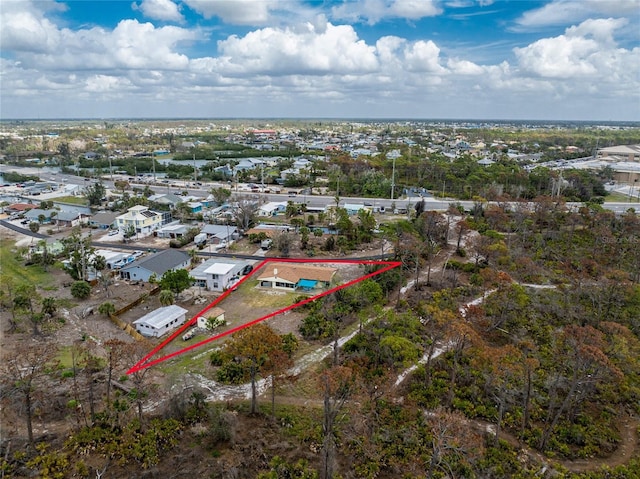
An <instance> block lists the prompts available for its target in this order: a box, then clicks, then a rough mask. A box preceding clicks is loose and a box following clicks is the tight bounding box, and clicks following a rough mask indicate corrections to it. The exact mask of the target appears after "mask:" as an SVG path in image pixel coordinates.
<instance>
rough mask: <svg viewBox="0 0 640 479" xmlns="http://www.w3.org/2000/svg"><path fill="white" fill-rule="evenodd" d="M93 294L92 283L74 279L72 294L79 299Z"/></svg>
mask: <svg viewBox="0 0 640 479" xmlns="http://www.w3.org/2000/svg"><path fill="white" fill-rule="evenodd" d="M90 294H91V285H90V284H89V283H87V282H86V281H74V283H73V284H72V285H71V296H73V297H74V298H77V299H86V298H88V297H89V295H90Z"/></svg>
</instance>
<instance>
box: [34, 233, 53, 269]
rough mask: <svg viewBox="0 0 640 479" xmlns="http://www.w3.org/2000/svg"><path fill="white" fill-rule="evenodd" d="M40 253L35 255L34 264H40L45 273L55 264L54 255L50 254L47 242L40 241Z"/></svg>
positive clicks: (37, 252)
mask: <svg viewBox="0 0 640 479" xmlns="http://www.w3.org/2000/svg"><path fill="white" fill-rule="evenodd" d="M38 248H39V249H38V251H36V252H35V253H34V254H33V261H34V263H37V264H39V265H40V266H42V268H43V269H44V270H45V271H48V270H49V266H51V265H52V264H53V262H54V258H53V255H52V254H51V253H50V252H49V248H48V247H47V242H46V241H44V240H41V241H38Z"/></svg>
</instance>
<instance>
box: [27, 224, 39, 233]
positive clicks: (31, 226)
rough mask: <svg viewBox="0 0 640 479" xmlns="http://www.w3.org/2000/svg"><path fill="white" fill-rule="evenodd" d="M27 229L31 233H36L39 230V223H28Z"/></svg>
mask: <svg viewBox="0 0 640 479" xmlns="http://www.w3.org/2000/svg"><path fill="white" fill-rule="evenodd" d="M29 229H30V230H31V232H32V233H37V232H38V231H39V230H40V223H38V222H36V221H32V222H31V223H29Z"/></svg>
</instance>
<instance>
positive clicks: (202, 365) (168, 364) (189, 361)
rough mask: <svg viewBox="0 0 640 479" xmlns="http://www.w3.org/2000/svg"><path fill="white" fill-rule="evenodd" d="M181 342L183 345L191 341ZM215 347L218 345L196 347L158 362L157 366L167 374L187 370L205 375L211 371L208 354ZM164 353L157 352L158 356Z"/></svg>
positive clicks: (177, 374)
mask: <svg viewBox="0 0 640 479" xmlns="http://www.w3.org/2000/svg"><path fill="white" fill-rule="evenodd" d="M182 343H183V344H182V345H181V346H182V347H184V346H185V345H189V344H190V343H192V341H186V342H185V341H183V342H182ZM193 344H195V341H193ZM217 347H218V346H210V347H208V348H206V349H205V348H204V347H203V348H196V349H195V350H193V351H188V352H186V353H184V354H181V355H180V356H178V357H176V358H172V359H169V360H168V361H165V362H163V363H160V364H159V365H158V368H159V369H160V370H161V371H162V372H163V373H165V374H167V375H169V376H181V375H183V374H184V373H187V372H189V373H195V374H202V375H204V376H206V375H207V373H210V372H211V368H210V366H209V356H210V355H211V352H212V351H213V350H214V349H217ZM164 354H167V352H166V351H164V350H162V351H160V352H159V353H158V357H160V356H163V355H164Z"/></svg>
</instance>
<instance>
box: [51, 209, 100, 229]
mask: <svg viewBox="0 0 640 479" xmlns="http://www.w3.org/2000/svg"><path fill="white" fill-rule="evenodd" d="M90 218H91V215H89V214H85V213H81V212H78V211H59V212H58V214H57V215H56V216H55V217H54V218H53V219H52V221H55V223H56V225H58V226H78V225H81V224H87V223H88V222H89V219H90Z"/></svg>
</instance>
